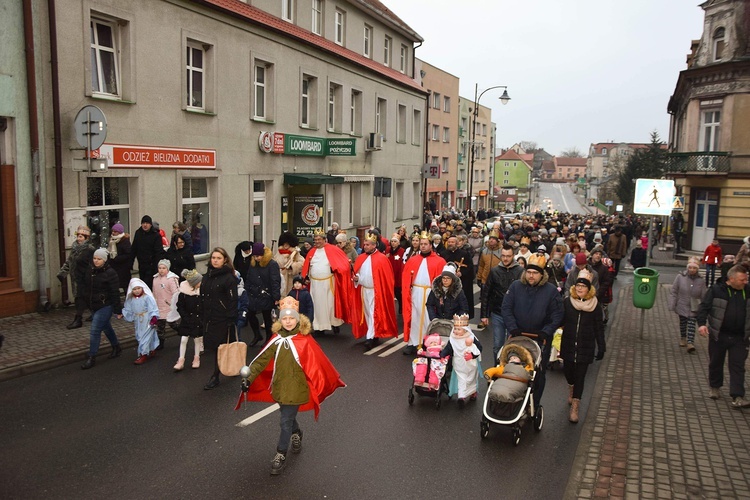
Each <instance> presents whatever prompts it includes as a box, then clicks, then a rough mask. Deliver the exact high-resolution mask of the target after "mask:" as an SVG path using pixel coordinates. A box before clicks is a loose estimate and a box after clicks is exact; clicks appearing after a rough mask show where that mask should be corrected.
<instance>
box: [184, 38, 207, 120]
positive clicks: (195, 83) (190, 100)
mask: <svg viewBox="0 0 750 500" xmlns="http://www.w3.org/2000/svg"><path fill="white" fill-rule="evenodd" d="M205 59H206V57H205V52H204V50H203V47H202V46H200V45H198V44H197V43H195V42H188V46H187V63H186V70H187V107H188V108H192V109H199V110H202V111H203V110H205V109H206V108H205V102H206V99H205V97H206V96H205V90H204V88H205V85H204V76H205V75H204V62H205Z"/></svg>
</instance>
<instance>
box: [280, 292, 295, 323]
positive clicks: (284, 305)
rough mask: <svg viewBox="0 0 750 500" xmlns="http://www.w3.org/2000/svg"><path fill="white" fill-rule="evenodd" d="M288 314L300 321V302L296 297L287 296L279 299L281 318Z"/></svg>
mask: <svg viewBox="0 0 750 500" xmlns="http://www.w3.org/2000/svg"><path fill="white" fill-rule="evenodd" d="M286 316H291V317H292V318H294V319H296V320H297V321H299V302H297V301H296V300H295V299H294V297H290V296H286V297H284V298H283V299H281V300H280V301H279V319H281V318H284V317H286Z"/></svg>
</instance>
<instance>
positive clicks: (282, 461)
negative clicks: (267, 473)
mask: <svg viewBox="0 0 750 500" xmlns="http://www.w3.org/2000/svg"><path fill="white" fill-rule="evenodd" d="M284 467H286V455H284V454H283V453H281V452H278V451H277V452H276V456H275V457H273V460H272V461H271V475H272V476H277V475H279V474H281V471H282V470H284Z"/></svg>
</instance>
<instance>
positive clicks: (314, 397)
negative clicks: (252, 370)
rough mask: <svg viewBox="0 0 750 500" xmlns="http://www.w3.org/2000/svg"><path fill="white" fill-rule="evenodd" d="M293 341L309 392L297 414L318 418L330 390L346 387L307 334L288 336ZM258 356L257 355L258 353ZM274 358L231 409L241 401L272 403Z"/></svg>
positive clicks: (276, 336) (240, 404) (237, 408)
mask: <svg viewBox="0 0 750 500" xmlns="http://www.w3.org/2000/svg"><path fill="white" fill-rule="evenodd" d="M278 336H279V334H278V333H275V334H274V335H273V336H272V337H271V340H270V341H269V342H268V343H267V344H266V346H265V347H264V348H263V349H262V350H261V353H262V352H263V351H265V350H266V349H267V348H268V346H270V345H271V344H272V343H273V341H274V340H276V338H278ZM291 339H292V342H294V347H295V348H296V349H297V354H298V355H299V365H300V367H301V368H302V371H303V372H305V379H306V380H307V387H308V389H309V391H310V401H308V402H307V403H305V404H303V405H301V406H300V407H299V411H309V410H314V411H315V420H317V419H318V414H319V413H320V403H322V402H323V401H325V399H326V398H327V397H328V396H330V395H331V394H333V391H335V390H336V389H338V388H339V387H346V384H345V383H344V382H343V381H342V380H341V378H340V376H339V372H338V371H336V368H335V367H334V366H333V363H331V360H330V359H328V357H327V356H326V355H325V353H324V352H323V349H321V348H320V346H319V345H318V343H317V342H316V341H315V339H313V338H312V337H310V336H309V335H304V334H301V333H298V334H297V335H294V336H292V337H291ZM258 355H259V356H260V353H258ZM273 367H274V360H273V358H272V359H271V361H270V362H269V363H268V365H267V366H266V367H265V368H264V369H263V371H262V372H260V375H258V376H257V377H256V378H255V380H253V383H252V385H251V386H250V388H249V389H248V391H247V392H243V393H241V394H240V399H239V400H238V401H237V405H236V406H235V407H234V409H235V410H239V409H240V406H242V402H243V401H262V402H266V403H274V402H275V401H274V399H273V397H272V396H271V379H272V377H273Z"/></svg>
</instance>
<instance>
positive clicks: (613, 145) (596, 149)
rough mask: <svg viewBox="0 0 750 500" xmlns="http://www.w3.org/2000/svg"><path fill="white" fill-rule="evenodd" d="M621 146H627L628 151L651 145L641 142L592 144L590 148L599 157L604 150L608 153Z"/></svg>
mask: <svg viewBox="0 0 750 500" xmlns="http://www.w3.org/2000/svg"><path fill="white" fill-rule="evenodd" d="M622 145H625V146H628V147H629V148H630V149H645V148H647V147H649V146H650V145H651V144H646V143H643V142H597V143H596V144H592V145H591V148H593V149H594V154H597V155H600V154H603V153H602V150H603V149H604V148H607V152H608V153H609V151H610V150H612V149H615V148H618V147H620V146H622Z"/></svg>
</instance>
